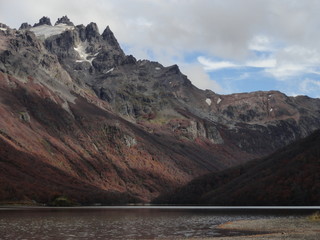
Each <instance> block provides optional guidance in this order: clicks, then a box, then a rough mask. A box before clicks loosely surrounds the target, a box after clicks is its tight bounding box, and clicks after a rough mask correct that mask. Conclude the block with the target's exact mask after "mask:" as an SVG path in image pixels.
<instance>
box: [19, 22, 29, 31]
mask: <svg viewBox="0 0 320 240" xmlns="http://www.w3.org/2000/svg"><path fill="white" fill-rule="evenodd" d="M31 27H32V26H31V25H30V24H29V23H26V22H25V23H22V24H21V26H20V28H19V30H26V29H29V28H31Z"/></svg>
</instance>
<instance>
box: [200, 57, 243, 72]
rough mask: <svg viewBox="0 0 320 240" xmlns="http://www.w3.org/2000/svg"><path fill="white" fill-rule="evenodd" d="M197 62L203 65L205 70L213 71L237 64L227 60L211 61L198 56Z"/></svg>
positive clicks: (233, 66)
mask: <svg viewBox="0 0 320 240" xmlns="http://www.w3.org/2000/svg"><path fill="white" fill-rule="evenodd" d="M197 60H198V62H199V63H201V64H202V65H203V68H204V70H206V71H215V70H220V69H224V68H236V67H239V66H238V65H236V64H234V63H232V62H228V61H212V60H210V59H208V58H206V57H203V56H199V57H198V58H197Z"/></svg>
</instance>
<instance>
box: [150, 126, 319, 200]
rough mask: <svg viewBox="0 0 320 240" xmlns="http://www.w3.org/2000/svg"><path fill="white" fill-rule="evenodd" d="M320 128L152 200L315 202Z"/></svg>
mask: <svg viewBox="0 0 320 240" xmlns="http://www.w3.org/2000/svg"><path fill="white" fill-rule="evenodd" d="M319 146H320V131H319V130H317V131H315V132H314V133H313V134H311V135H310V136H308V137H307V138H305V139H302V140H299V141H296V142H294V143H292V144H290V145H288V146H286V147H284V148H282V149H280V150H278V151H276V152H275V153H273V154H271V155H270V156H268V157H265V158H262V159H258V160H252V161H250V162H247V163H245V164H243V165H240V166H237V167H233V168H230V169H227V170H225V171H222V172H218V173H211V174H207V175H205V176H202V177H200V178H197V179H195V180H193V181H191V182H190V183H188V184H187V185H186V186H184V187H182V188H179V189H177V190H176V191H175V192H173V193H168V194H167V195H163V196H161V197H159V198H158V199H156V200H155V202H156V203H165V204H200V205H225V206H232V205H237V206H265V205H274V206H286V205H291V206H300V205H307V206H319V204H320V200H319V199H320V190H319V189H320V174H319V172H320V149H319Z"/></svg>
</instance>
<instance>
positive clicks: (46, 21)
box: [33, 16, 52, 27]
mask: <svg viewBox="0 0 320 240" xmlns="http://www.w3.org/2000/svg"><path fill="white" fill-rule="evenodd" d="M45 24H46V25H49V26H52V24H51V21H50V18H48V17H45V16H43V17H42V18H40V20H39V22H38V23H36V24H34V25H33V27H38V26H41V25H45Z"/></svg>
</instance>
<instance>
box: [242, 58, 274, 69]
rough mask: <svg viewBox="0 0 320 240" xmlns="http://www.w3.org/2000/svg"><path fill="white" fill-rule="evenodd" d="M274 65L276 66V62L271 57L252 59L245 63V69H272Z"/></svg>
mask: <svg viewBox="0 0 320 240" xmlns="http://www.w3.org/2000/svg"><path fill="white" fill-rule="evenodd" d="M276 65H277V60H276V59H275V58H272V57H268V58H260V59H253V60H249V61H248V62H246V63H245V66H247V67H255V68H274V67H275V66H276Z"/></svg>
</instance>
